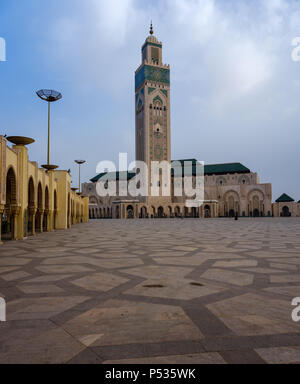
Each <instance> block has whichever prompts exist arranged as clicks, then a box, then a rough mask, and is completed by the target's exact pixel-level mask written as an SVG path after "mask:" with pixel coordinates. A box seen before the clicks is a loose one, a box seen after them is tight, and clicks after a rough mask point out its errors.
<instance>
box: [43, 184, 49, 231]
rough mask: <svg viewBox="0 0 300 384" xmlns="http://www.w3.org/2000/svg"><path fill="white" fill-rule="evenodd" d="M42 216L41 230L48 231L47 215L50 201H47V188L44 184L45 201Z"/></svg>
mask: <svg viewBox="0 0 300 384" xmlns="http://www.w3.org/2000/svg"><path fill="white" fill-rule="evenodd" d="M44 204H45V205H44V207H45V210H44V216H43V232H47V231H48V229H49V228H48V217H49V207H50V202H49V188H48V186H46V188H45V202H44Z"/></svg>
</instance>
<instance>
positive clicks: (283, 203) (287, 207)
mask: <svg viewBox="0 0 300 384" xmlns="http://www.w3.org/2000/svg"><path fill="white" fill-rule="evenodd" d="M272 209H273V216H274V217H298V216H300V201H298V203H296V202H295V200H294V199H293V198H292V197H290V196H289V195H287V194H286V193H283V194H282V195H281V196H280V197H279V198H278V199H277V200H276V201H275V203H273V206H272Z"/></svg>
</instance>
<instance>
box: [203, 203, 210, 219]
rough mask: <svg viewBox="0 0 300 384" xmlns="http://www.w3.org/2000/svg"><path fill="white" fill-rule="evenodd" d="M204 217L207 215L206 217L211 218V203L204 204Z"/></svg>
mask: <svg viewBox="0 0 300 384" xmlns="http://www.w3.org/2000/svg"><path fill="white" fill-rule="evenodd" d="M204 217H205V218H206V219H208V218H211V208H210V205H209V204H206V205H205V206H204Z"/></svg>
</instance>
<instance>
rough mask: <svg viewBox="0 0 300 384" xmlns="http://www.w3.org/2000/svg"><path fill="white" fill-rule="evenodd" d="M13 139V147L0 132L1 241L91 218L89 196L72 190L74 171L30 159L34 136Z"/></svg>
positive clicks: (68, 225) (21, 237)
mask: <svg viewBox="0 0 300 384" xmlns="http://www.w3.org/2000/svg"><path fill="white" fill-rule="evenodd" d="M12 141H14V142H15V143H16V145H13V146H12V147H9V146H8V145H7V140H6V138H5V137H4V136H0V224H1V237H0V243H1V238H2V240H12V239H15V240H20V239H23V238H26V237H27V236H31V235H35V234H36V233H39V232H48V231H53V230H54V229H67V228H69V227H70V226H71V225H72V224H76V223H82V222H87V221H88V220H89V211H88V206H89V199H88V197H83V196H80V195H79V194H77V193H76V192H75V191H74V190H71V176H70V174H69V173H68V172H67V171H63V170H61V171H60V170H49V171H46V170H45V169H42V168H39V167H38V164H37V163H36V162H32V161H30V160H29V159H28V149H27V147H26V145H28V144H30V141H31V139H28V138H24V137H17V138H14V140H12Z"/></svg>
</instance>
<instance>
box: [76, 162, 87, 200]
mask: <svg viewBox="0 0 300 384" xmlns="http://www.w3.org/2000/svg"><path fill="white" fill-rule="evenodd" d="M75 163H76V164H78V168H79V178H78V182H79V193H81V184H80V167H81V166H82V164H84V163H86V161H85V160H75Z"/></svg>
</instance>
